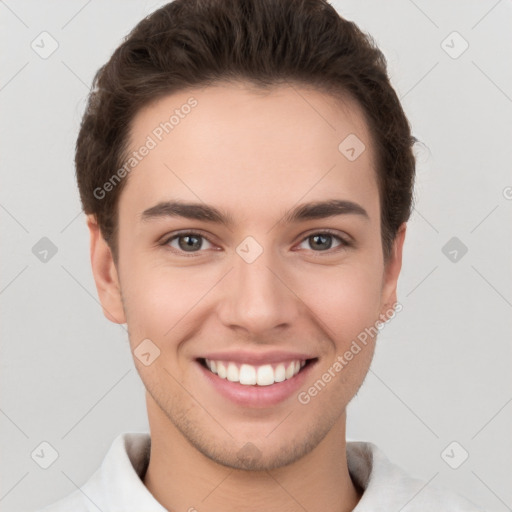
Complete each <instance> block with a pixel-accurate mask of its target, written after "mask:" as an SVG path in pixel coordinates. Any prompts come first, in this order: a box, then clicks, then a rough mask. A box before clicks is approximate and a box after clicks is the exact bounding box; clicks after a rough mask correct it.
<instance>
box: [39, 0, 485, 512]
mask: <svg viewBox="0 0 512 512" xmlns="http://www.w3.org/2000/svg"><path fill="white" fill-rule="evenodd" d="M414 142H415V138H414V137H412V136H411V133H410V127H409V124H408V122H407V119H406V117H405V115H404V112H403V110H402V108H401V106H400V103H399V101H398V99H397V96H396V94H395V92H394V90H393V88H392V87H391V85H390V83H389V80H388V77H387V74H386V63H385V59H384V57H383V55H382V54H381V53H380V51H379V50H378V49H377V48H376V47H375V46H374V45H373V44H372V42H371V40H370V38H368V37H367V36H365V35H363V33H362V32H361V31H360V30H359V29H358V28H357V27H356V26H355V25H354V24H353V23H351V22H348V21H346V20H343V19H342V18H340V17H339V15H338V14H337V13H336V11H335V10H334V9H333V8H332V7H331V6H330V5H329V4H328V3H326V2H324V1H322V0H315V1H311V0H308V1H306V0H303V1H302V0H300V1H297V0H293V1H292V0H279V1H277V0H252V1H247V0H228V1H226V0H208V1H200V0H176V1H175V2H172V3H171V4H168V5H166V6H164V7H162V8H161V9H159V10H157V11H156V12H154V13H153V14H152V15H150V16H149V17H147V18H146V19H144V20H142V21H141V22H140V23H139V24H138V25H137V27H135V28H134V30H133V31H132V32H131V33H130V35H129V36H128V37H127V39H126V40H125V41H124V42H123V43H122V44H121V46H120V47H119V48H118V49H117V50H116V52H115V53H114V55H113V56H112V58H111V59H110V61H109V62H108V63H107V64H106V65H105V66H104V67H102V68H101V69H100V71H99V72H98V74H97V76H96V77H95V84H94V89H93V91H92V93H91V96H90V99H89V104H88V107H87V110H86V112H85V115H84V119H83V122H82V126H81V129H80V134H79V137H78V141H77V148H76V167H77V179H78V186H79V190H80V195H81V200H82V204H83V207H84V211H85V213H86V214H87V215H88V220H87V223H88V227H89V230H90V236H91V263H92V270H93V274H94V279H95V282H96V286H97V290H98V294H99V298H100V300H101V304H102V307H103V311H104V314H105V316H106V317H107V318H108V319H109V320H111V321H112V322H116V323H126V324H127V326H128V331H129V341H130V347H131V350H132V352H133V355H134V363H135V365H136V368H137V370H138V372H139V375H140V377H141V379H142V381H143V383H144V386H145V388H146V401H147V411H148V419H149V424H150V434H146V433H124V434H122V435H120V436H119V437H118V438H117V439H116V440H115V441H114V443H113V445H112V447H111V449H110V451H109V453H108V454H107V455H106V458H105V461H104V463H103V465H102V467H101V468H100V469H99V470H98V471H97V472H96V473H95V474H94V475H93V476H92V477H91V479H90V480H89V481H88V482H87V483H86V484H85V485H84V486H82V488H81V489H80V490H77V491H76V492H75V493H73V494H72V495H70V496H68V497H66V498H64V499H63V500H61V501H60V502H58V503H57V504H54V505H53V506H50V507H48V508H46V509H45V510H46V511H47V512H50V511H51V512H57V511H64V510H66V511H71V510H73V511H85V510H101V511H104V512H106V511H134V512H135V511H137V512H149V511H162V510H172V511H178V510H183V511H193V510H198V511H199V512H202V511H205V512H206V511H211V512H214V511H223V512H231V511H238V510H244V511H266V512H268V511H277V510H279V511H290V512H291V511H299V510H300V511H303V510H306V511H308V512H316V511H326V510H328V511H337V512H341V511H351V510H355V511H357V512H363V511H369V510H394V511H395V510H396V511H398V510H404V511H411V510H450V511H453V510H467V511H469V510H476V507H474V506H473V505H472V504H471V503H469V502H468V501H466V500H465V499H464V498H462V497H460V496H458V495H456V494H454V493H451V492H450V491H447V490H442V489H438V488H435V487H434V486H431V485H429V486H426V487H425V482H422V481H420V480H417V479H415V478H413V477H410V476H408V475H407V474H405V472H404V471H403V470H401V469H400V468H399V467H397V466H395V465H394V464H392V463H391V462H390V461H389V460H388V459H387V458H386V456H385V455H384V454H383V453H382V452H381V451H380V450H379V449H378V448H377V447H376V446H375V445H373V444H372V443H364V442H358V443H347V442H346V440H345V425H346V407H347V405H348V403H349V402H350V400H351V399H352V398H353V396H354V395H355V394H356V393H357V391H358V389H359V387H360V386H361V384H362V383H363V381H364V378H365V376H366V374H367V372H368V369H369V366H370V363H371V360H372V356H373V353H374V349H375V343H376V339H377V333H378V330H379V329H380V328H381V327H382V325H383V322H385V321H386V320H388V319H389V318H392V317H393V316H394V311H395V309H398V308H399V307H400V306H401V305H400V303H399V302H398V300H397V294H396V286H397V280H398V276H399V273H400V269H401V263H402V249H403V243H404V238H405V232H406V222H407V220H408V219H409V215H410V212H411V204H412V191H413V182H414V169H415V162H414V156H413V152H412V146H413V144H414Z"/></svg>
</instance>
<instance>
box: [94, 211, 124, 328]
mask: <svg viewBox="0 0 512 512" xmlns="http://www.w3.org/2000/svg"><path fill="white" fill-rule="evenodd" d="M87 227H88V228H89V233H90V241H91V267H92V273H93V276H94V281H95V282H96V289H97V291H98V296H99V299H100V302H101V306H102V308H103V314H104V315H105V316H106V317H107V318H108V319H109V320H110V321H111V322H114V323H116V324H124V323H126V318H125V314H124V308H123V303H122V299H121V288H120V285H119V278H118V275H117V269H116V267H115V264H114V260H113V257H112V252H111V250H110V247H109V246H108V244H107V242H106V241H105V239H104V238H103V235H102V234H101V231H100V228H99V226H98V224H97V222H96V218H95V217H94V215H88V216H87Z"/></svg>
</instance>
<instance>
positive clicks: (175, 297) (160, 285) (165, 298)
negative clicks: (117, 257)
mask: <svg viewBox="0 0 512 512" xmlns="http://www.w3.org/2000/svg"><path fill="white" fill-rule="evenodd" d="M132 268H133V271H132V272H130V274H129V275H128V276H127V280H126V281H125V283H124V286H123V293H124V295H125V301H126V303H127V309H128V310H129V315H127V316H129V323H130V328H131V333H132V334H133V335H134V337H136V336H138V337H141V336H142V337H143V338H144V337H147V338H150V339H154V340H155V342H156V343H161V344H164V343H165V344H168V343H171V342H172V339H173V337H175V336H176V335H175V333H177V332H179V331H182V330H183V328H184V327H185V326H186V325H187V323H188V321H189V319H190V320H191V321H192V319H193V316H194V315H193V314H191V313H192V312H193V311H194V308H195V307H200V300H201V298H202V297H204V296H205V295H206V294H207V293H208V291H209V290H210V289H211V288H212V287H213V286H214V285H215V283H216V281H218V278H215V277H216V276H212V275H211V273H210V274H209V275H207V274H206V273H204V272H203V273H202V272H198V271H194V269H192V268H188V269H187V268H181V269H180V268H173V269H170V268H165V267H164V266H148V265H147V264H145V265H144V264H141V265H139V266H137V265H134V266H133V267H132Z"/></svg>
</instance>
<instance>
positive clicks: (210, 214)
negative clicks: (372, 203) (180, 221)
mask: <svg viewBox="0 0 512 512" xmlns="http://www.w3.org/2000/svg"><path fill="white" fill-rule="evenodd" d="M338 215H359V216H361V217H363V218H364V219H365V220H369V219H370V217H369V215H368V213H367V211H366V210H365V209H364V208H363V207H362V206H361V205H359V204H357V203H354V202H352V201H347V200H341V199H332V200H329V201H314V202H310V203H304V204H300V205H298V206H296V207H295V208H293V209H292V210H290V211H289V212H287V213H285V215H284V216H283V218H282V220H280V221H279V222H278V223H279V224H282V223H290V224H293V223H298V222H301V221H306V220H314V219H325V218H328V217H335V216H338ZM140 217H141V221H142V222H148V221H151V220H153V219H158V218H166V217H183V218H187V219H192V220H198V221H204V222H212V223H215V224H221V225H224V226H226V227H228V228H231V227H233V226H234V225H235V221H234V218H233V216H232V215H230V214H229V213H227V212H223V211H221V210H219V209H217V208H215V207H214V206H210V205H207V204H203V203H186V202H182V201H163V202H160V203H158V204H156V205H155V206H152V207H151V208H148V209H147V210H144V211H143V212H142V214H141V216H140Z"/></svg>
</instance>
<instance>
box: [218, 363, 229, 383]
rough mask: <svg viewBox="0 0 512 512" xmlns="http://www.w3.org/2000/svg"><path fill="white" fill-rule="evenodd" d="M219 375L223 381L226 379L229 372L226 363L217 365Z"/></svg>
mask: <svg viewBox="0 0 512 512" xmlns="http://www.w3.org/2000/svg"><path fill="white" fill-rule="evenodd" d="M217 374H218V376H219V377H220V378H221V379H225V378H226V377H227V375H228V371H227V369H226V367H225V366H224V363H221V362H220V361H219V362H218V363H217Z"/></svg>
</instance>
